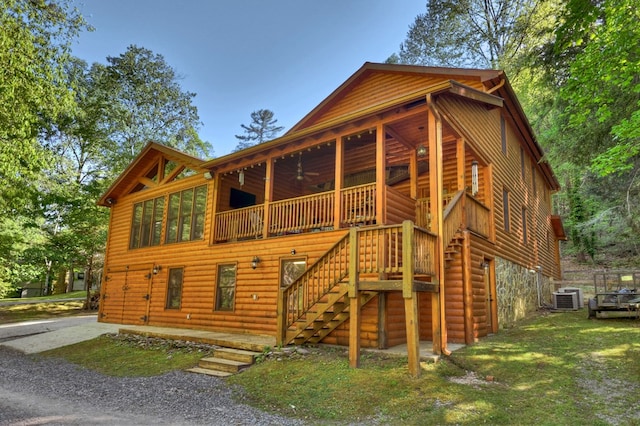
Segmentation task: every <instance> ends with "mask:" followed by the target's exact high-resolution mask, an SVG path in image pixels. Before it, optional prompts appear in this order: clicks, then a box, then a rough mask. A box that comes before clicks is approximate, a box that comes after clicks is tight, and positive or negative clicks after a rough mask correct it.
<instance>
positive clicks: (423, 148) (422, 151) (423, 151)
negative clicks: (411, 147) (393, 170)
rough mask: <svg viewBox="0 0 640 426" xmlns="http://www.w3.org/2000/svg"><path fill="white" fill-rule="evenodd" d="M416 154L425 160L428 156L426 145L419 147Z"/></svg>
mask: <svg viewBox="0 0 640 426" xmlns="http://www.w3.org/2000/svg"><path fill="white" fill-rule="evenodd" d="M416 154H418V157H420V158H423V157H426V156H427V147H426V146H424V145H418V148H416Z"/></svg>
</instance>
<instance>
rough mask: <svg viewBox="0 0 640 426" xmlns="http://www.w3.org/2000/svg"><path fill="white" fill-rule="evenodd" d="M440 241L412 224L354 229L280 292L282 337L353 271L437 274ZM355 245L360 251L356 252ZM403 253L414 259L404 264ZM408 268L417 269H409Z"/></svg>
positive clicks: (381, 273)
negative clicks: (437, 245) (411, 255)
mask: <svg viewBox="0 0 640 426" xmlns="http://www.w3.org/2000/svg"><path fill="white" fill-rule="evenodd" d="M405 232H409V233H413V235H412V236H411V237H412V238H406V235H403V233H405ZM403 241H412V244H409V245H407V244H403ZM436 241H437V237H436V236H435V235H434V234H432V233H430V232H429V231H427V230H425V229H422V228H419V227H416V226H415V225H414V224H413V222H410V221H407V222H405V223H404V224H400V225H390V226H380V227H373V228H352V231H351V232H350V233H349V234H347V235H345V236H344V237H343V238H342V239H341V240H340V241H338V242H337V243H336V244H335V245H334V246H333V247H332V248H331V249H329V250H328V251H327V252H326V253H325V254H324V255H323V256H322V257H320V259H318V261H317V262H316V263H314V264H313V265H312V266H311V267H309V269H307V271H305V272H304V273H303V274H302V275H301V276H300V277H299V278H298V279H297V280H296V281H294V282H293V283H291V284H290V285H289V286H288V287H285V288H282V289H280V294H279V298H278V320H279V335H280V338H281V339H284V336H285V334H286V330H287V329H288V328H289V327H291V326H292V325H293V324H294V323H295V322H296V321H297V320H298V319H300V318H302V317H303V316H304V315H305V313H306V312H307V311H308V310H309V309H310V308H311V307H312V306H313V305H314V304H316V303H317V302H319V301H320V300H321V299H322V298H324V297H325V296H327V295H328V294H329V292H330V291H331V290H332V289H333V288H334V287H335V286H336V285H338V284H339V283H341V282H344V283H346V280H345V278H346V277H347V276H348V275H349V273H350V271H357V274H360V273H367V274H374V275H375V274H379V275H380V276H383V275H385V274H398V273H402V274H403V275H404V274H409V275H411V276H414V275H415V274H420V275H434V274H435V270H436V265H435V252H436ZM354 244H355V245H356V246H357V249H356V251H355V252H352V250H353V245H354ZM403 253H408V254H409V253H412V254H413V259H410V261H403ZM405 259H406V257H405ZM407 263H408V264H407ZM408 267H412V268H413V270H411V271H409V270H407V268H408ZM355 281H358V279H357V278H356V280H355ZM286 343H288V342H284V344H286Z"/></svg>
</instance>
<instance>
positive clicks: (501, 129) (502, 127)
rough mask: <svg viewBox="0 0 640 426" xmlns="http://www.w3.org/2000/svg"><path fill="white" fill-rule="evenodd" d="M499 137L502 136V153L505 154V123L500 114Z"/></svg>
mask: <svg viewBox="0 0 640 426" xmlns="http://www.w3.org/2000/svg"><path fill="white" fill-rule="evenodd" d="M500 137H501V138H502V153H503V154H504V155H507V125H506V123H505V122H504V117H503V116H500Z"/></svg>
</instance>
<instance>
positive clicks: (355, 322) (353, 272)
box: [348, 228, 362, 368]
mask: <svg viewBox="0 0 640 426" xmlns="http://www.w3.org/2000/svg"><path fill="white" fill-rule="evenodd" d="M359 263H360V255H359V250H358V228H351V229H350V230H349V293H348V296H349V366H350V367H352V368H358V367H359V366H360V323H361V322H362V318H361V316H360V293H359V291H358V272H359V269H360V265H359Z"/></svg>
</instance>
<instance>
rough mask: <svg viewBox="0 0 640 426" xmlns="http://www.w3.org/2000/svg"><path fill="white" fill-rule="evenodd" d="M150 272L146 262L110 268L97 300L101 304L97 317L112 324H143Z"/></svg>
mask: <svg viewBox="0 0 640 426" xmlns="http://www.w3.org/2000/svg"><path fill="white" fill-rule="evenodd" d="M152 276H153V275H152V273H151V268H150V267H149V266H138V267H136V266H130V267H129V266H128V267H125V268H124V269H120V270H110V271H109V272H108V273H107V279H106V281H105V291H104V297H103V299H102V301H101V303H102V304H103V305H104V306H103V308H102V315H101V317H102V318H103V319H104V320H105V321H106V322H112V323H116V324H135V325H143V324H146V323H147V322H148V317H147V312H148V310H149V299H150V297H149V290H150V283H151V277H152Z"/></svg>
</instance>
